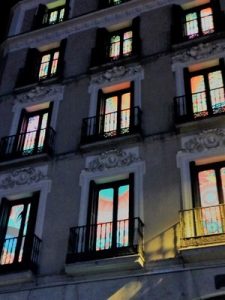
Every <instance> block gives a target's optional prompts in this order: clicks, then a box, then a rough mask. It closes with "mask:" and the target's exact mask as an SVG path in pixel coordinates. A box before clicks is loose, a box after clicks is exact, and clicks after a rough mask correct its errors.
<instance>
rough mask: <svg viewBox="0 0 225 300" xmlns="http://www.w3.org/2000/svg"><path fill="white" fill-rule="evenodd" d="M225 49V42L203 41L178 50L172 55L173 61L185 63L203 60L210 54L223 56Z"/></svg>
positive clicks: (174, 62)
mask: <svg viewBox="0 0 225 300" xmlns="http://www.w3.org/2000/svg"><path fill="white" fill-rule="evenodd" d="M224 50H225V42H224V41H223V42H221V41H220V42H215V41H213V42H211V43H201V44H198V45H197V46H194V47H192V48H189V49H187V50H182V51H179V52H176V54H175V56H173V57H172V63H173V64H177V63H185V62H188V61H190V60H202V59H206V58H209V57H210V56H217V57H219V56H221V55H222V54H223V52H224Z"/></svg>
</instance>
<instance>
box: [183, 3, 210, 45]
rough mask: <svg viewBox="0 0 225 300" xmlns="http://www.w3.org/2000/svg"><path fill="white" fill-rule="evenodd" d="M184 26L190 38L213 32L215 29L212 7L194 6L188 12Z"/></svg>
mask: <svg viewBox="0 0 225 300" xmlns="http://www.w3.org/2000/svg"><path fill="white" fill-rule="evenodd" d="M184 27H185V36H187V37H188V39H193V38H196V37H198V36H202V35H207V34H210V33H213V32H214V30H215V29H214V21H213V11H212V8H211V7H206V8H202V9H201V8H194V9H193V10H192V11H190V12H186V15H185V25H184Z"/></svg>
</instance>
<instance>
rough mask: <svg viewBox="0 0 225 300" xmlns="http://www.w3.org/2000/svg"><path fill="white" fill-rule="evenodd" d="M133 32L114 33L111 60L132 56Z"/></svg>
mask: <svg viewBox="0 0 225 300" xmlns="http://www.w3.org/2000/svg"><path fill="white" fill-rule="evenodd" d="M132 38H133V32H132V31H131V30H128V31H124V30H123V31H120V32H118V33H116V34H115V33H113V35H112V36H111V37H110V47H109V57H110V59H113V60H115V59H118V58H121V57H126V56H129V55H131V54H132V43H133V40H132Z"/></svg>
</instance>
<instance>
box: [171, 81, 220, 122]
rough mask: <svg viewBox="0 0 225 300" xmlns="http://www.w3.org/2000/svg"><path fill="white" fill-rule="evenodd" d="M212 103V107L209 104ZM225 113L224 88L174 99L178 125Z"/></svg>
mask: <svg viewBox="0 0 225 300" xmlns="http://www.w3.org/2000/svg"><path fill="white" fill-rule="evenodd" d="M208 103H210V106H209V104H208ZM224 112H225V92H224V87H221V88H217V89H211V90H210V91H202V92H198V93H193V94H191V95H190V97H187V96H186V95H183V96H179V97H175V98H174V113H175V120H176V122H177V123H181V122H187V121H191V120H196V119H198V118H204V117H210V116H214V115H217V114H221V113H224Z"/></svg>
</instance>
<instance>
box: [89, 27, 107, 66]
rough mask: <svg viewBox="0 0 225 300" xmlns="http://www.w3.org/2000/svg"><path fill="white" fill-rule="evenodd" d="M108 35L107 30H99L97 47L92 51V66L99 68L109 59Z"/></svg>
mask: <svg viewBox="0 0 225 300" xmlns="http://www.w3.org/2000/svg"><path fill="white" fill-rule="evenodd" d="M107 35H108V31H107V30H106V29H105V28H98V29H97V33H96V46H95V48H94V49H93V50H92V59H91V65H92V66H98V65H100V64H102V63H104V62H105V61H106V58H107V52H108V51H107V46H108V45H107Z"/></svg>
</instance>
